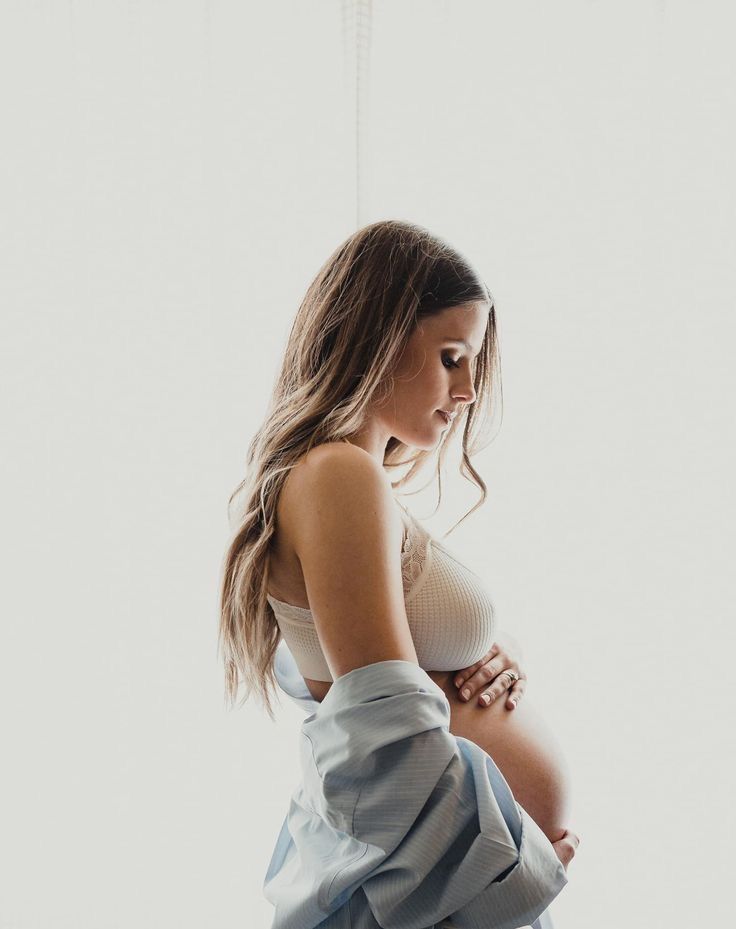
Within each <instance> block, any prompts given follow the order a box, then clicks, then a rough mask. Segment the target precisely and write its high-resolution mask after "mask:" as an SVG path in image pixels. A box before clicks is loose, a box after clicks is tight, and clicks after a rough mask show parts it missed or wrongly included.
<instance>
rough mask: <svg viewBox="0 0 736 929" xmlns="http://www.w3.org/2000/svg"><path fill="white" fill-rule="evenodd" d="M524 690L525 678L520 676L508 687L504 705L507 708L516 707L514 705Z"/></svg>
mask: <svg viewBox="0 0 736 929" xmlns="http://www.w3.org/2000/svg"><path fill="white" fill-rule="evenodd" d="M525 690H526V678H524V677H520V678H519V680H518V681H516V683H515V684H514V686H513V687H511V688H510V689H509V692H508V694H507V698H506V706H507V708H508V709H509V710H514V709H516V706H517V704H518V702H519V700H521V698H522V697H523V696H524V691H525Z"/></svg>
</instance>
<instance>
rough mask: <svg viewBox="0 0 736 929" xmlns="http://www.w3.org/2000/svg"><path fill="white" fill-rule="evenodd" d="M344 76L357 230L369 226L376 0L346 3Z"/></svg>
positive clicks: (346, 0)
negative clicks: (351, 131)
mask: <svg viewBox="0 0 736 929" xmlns="http://www.w3.org/2000/svg"><path fill="white" fill-rule="evenodd" d="M341 12H342V38H343V76H344V79H345V86H346V88H347V91H348V93H347V96H348V105H349V107H350V110H349V112H351V114H352V122H353V128H354V135H353V146H354V157H355V228H356V229H358V228H360V226H362V225H363V224H364V222H365V218H364V211H365V204H366V202H367V195H366V194H367V189H368V180H369V177H368V171H367V166H368V157H367V156H368V90H369V81H368V76H369V66H370V44H371V17H372V12H373V11H372V0H342V3H341Z"/></svg>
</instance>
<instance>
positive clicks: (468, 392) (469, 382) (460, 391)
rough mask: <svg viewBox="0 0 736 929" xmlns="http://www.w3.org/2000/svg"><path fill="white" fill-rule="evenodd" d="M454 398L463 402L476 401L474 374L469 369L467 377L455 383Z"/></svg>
mask: <svg viewBox="0 0 736 929" xmlns="http://www.w3.org/2000/svg"><path fill="white" fill-rule="evenodd" d="M452 396H453V399H455V400H459V401H460V402H461V403H474V402H475V387H474V386H473V374H472V372H471V371H470V370H469V369H468V371H467V372H466V375H465V377H464V378H463V379H462V380H458V382H457V383H455V384H454V385H453V388H452Z"/></svg>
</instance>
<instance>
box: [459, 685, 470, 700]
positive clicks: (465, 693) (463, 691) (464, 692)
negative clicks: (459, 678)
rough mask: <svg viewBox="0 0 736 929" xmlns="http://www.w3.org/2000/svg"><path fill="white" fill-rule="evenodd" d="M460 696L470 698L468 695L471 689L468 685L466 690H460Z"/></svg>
mask: <svg viewBox="0 0 736 929" xmlns="http://www.w3.org/2000/svg"><path fill="white" fill-rule="evenodd" d="M460 696H461V697H465V699H466V700H467V699H468V697H469V696H470V691H469V690H468V688H467V687H466V688H465V690H461V691H460Z"/></svg>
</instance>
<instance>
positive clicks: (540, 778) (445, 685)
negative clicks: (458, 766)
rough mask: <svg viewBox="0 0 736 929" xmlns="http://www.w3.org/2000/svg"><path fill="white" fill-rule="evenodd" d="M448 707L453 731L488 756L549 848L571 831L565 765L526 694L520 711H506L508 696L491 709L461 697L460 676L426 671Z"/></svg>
mask: <svg viewBox="0 0 736 929" xmlns="http://www.w3.org/2000/svg"><path fill="white" fill-rule="evenodd" d="M427 673H428V674H429V676H430V677H431V678H432V680H433V681H434V682H435V684H437V685H438V686H439V687H441V688H442V690H443V691H444V693H445V695H446V697H447V700H448V702H449V704H450V731H451V732H452V734H453V735H456V736H460V737H462V738H464V739H469V740H470V741H472V742H475V743H476V745H479V746H480V747H481V748H482V749H483V751H485V752H487V753H488V754H489V755H490V756H491V758H492V759H493V760H494V762H495V763H496V765H497V766H498V768H499V770H500V771H501V774H503V776H504V778H505V779H506V782H507V783H508V785H509V787H510V788H511V792H512V793H513V795H514V798H515V799H516V800H517V802H518V803H519V804H520V805H521V806H522V807H523V808H524V809H525V810H526V812H527V813H528V814H529V815H530V816H531V818H532V819H533V820H534V821H535V822H536V823H537V825H538V826H539V827H540V829H541V830H542V831H543V832H544V834H545V835H546V836H547V838H548V839H549V840H550V842H556V841H557V840H558V839H561V838H562V836H563V834H564V832H565V830H566V829H569V828H570V822H569V806H570V787H569V782H570V778H569V774H568V768H567V764H566V762H565V759H564V757H563V754H562V751H561V750H560V747H559V745H558V743H557V742H556V740H555V738H554V736H553V735H552V732H551V731H550V729H549V728H548V727H547V725H546V724H545V722H544V719H543V718H542V715H541V714H540V713H539V712H538V710H537V709H536V707H535V706H534V703H533V701H532V700H531V699H530V697H529V696H528V694H526V693H525V694H524V696H523V697H522V698H521V699H520V700H519V702H518V704H517V705H516V709H514V710H509V709H507V708H506V694H502V695H501V696H499V697H496V699H495V700H494V702H493V703H492V704H491V705H490V706H488V707H485V706H480V705H479V704H478V703H477V699H478V694H477V693H476V694H475V695H474V696H473V697H471V699H470V700H469V701H463V700H461V699H460V698H459V696H458V691H457V688H456V687H455V685H454V683H453V678H454V676H455V673H456V672H452V671H428V672H427Z"/></svg>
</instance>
